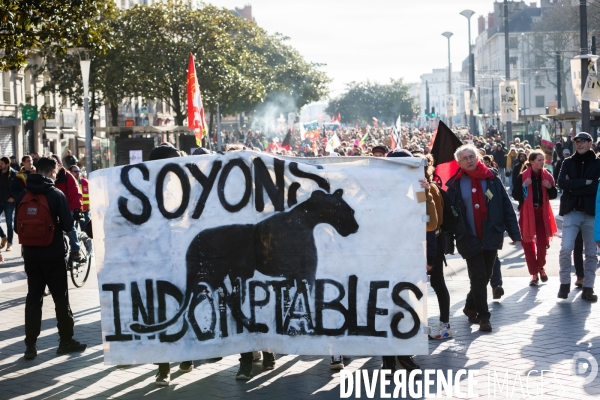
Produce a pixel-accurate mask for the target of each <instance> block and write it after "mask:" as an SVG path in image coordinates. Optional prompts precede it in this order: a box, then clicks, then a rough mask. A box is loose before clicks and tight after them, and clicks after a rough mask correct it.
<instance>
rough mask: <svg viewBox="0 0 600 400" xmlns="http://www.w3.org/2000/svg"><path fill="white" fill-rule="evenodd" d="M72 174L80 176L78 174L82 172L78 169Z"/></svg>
mask: <svg viewBox="0 0 600 400" xmlns="http://www.w3.org/2000/svg"><path fill="white" fill-rule="evenodd" d="M71 172H73V173H74V174H78V173H80V172H81V171H80V170H78V169H76V170H73V171H71Z"/></svg>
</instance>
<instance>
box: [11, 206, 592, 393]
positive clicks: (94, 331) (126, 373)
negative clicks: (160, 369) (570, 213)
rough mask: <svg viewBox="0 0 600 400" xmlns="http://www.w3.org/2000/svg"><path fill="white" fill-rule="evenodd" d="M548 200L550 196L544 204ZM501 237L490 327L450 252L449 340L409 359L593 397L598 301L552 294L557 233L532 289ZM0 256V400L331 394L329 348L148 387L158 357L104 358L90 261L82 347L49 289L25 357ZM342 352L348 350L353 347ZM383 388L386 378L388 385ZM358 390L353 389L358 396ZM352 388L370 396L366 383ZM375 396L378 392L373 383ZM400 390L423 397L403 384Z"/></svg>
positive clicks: (78, 330)
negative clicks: (140, 360)
mask: <svg viewBox="0 0 600 400" xmlns="http://www.w3.org/2000/svg"><path fill="white" fill-rule="evenodd" d="M557 204H558V202H557V201H554V202H553V208H556V207H557ZM15 241H16V240H15ZM509 241H510V240H509V239H508V238H507V239H506V240H505V246H504V248H503V250H502V251H501V252H500V253H499V257H500V259H501V260H502V271H503V277H504V285H503V286H504V289H505V292H506V293H505V295H504V297H503V298H502V299H501V300H500V301H493V300H492V298H491V290H490V291H489V293H488V300H489V303H490V310H491V313H492V318H491V323H492V326H493V328H494V329H493V332H491V333H480V332H479V331H478V329H477V328H478V326H477V325H473V324H470V323H469V322H468V321H467V319H466V317H465V316H464V315H463V313H462V308H463V307H464V300H465V296H466V293H467V292H468V289H469V281H468V277H467V273H466V265H465V263H464V262H463V261H462V259H461V258H460V257H459V256H451V257H449V258H448V267H446V269H445V273H446V278H447V285H448V288H449V291H450V298H451V310H450V323H451V325H452V328H453V330H454V338H452V339H448V340H442V341H439V340H430V341H429V352H430V355H429V356H417V357H416V358H415V361H416V362H417V363H418V364H419V365H420V366H421V368H422V369H442V370H444V374H445V375H446V376H447V375H448V371H447V370H450V371H451V373H452V374H453V376H454V374H456V372H457V371H459V370H461V369H468V370H479V371H478V372H477V384H474V385H473V394H474V395H479V396H480V397H483V398H546V399H558V398H565V399H593V398H600V377H598V376H597V377H596V378H595V379H593V380H592V382H591V383H589V384H585V383H584V378H585V376H587V375H589V374H590V370H593V369H594V365H593V362H591V363H590V362H588V363H587V364H586V362H585V361H586V360H583V359H580V360H579V362H578V363H577V364H576V365H577V366H578V367H579V368H578V369H577V372H578V373H577V374H575V373H574V372H573V364H574V360H573V358H574V355H575V354H576V353H577V352H587V353H589V354H591V356H593V357H594V358H595V360H598V361H600V304H598V303H595V304H591V303H589V302H586V301H583V300H581V290H580V289H576V288H574V289H573V290H572V291H571V293H570V295H569V298H568V300H560V301H559V300H557V298H556V293H557V291H558V286H559V282H558V250H559V245H560V238H559V237H557V238H554V240H553V241H552V242H551V247H550V249H549V254H548V265H547V267H546V269H547V271H548V275H549V277H550V279H549V281H548V283H546V284H543V283H542V284H540V286H538V287H530V286H528V283H529V278H528V272H527V267H526V265H525V261H524V257H523V251H522V249H521V248H520V246H519V247H517V246H511V245H510V244H509ZM4 255H5V260H6V261H5V263H4V264H0V280H1V281H2V284H0V321H2V322H1V325H0V399H38V398H39V399H52V398H54V399H63V398H68V399H88V398H92V399H106V398H115V399H117V398H118V399H137V398H142V397H144V398H149V399H163V398H177V399H187V398H190V399H192V398H193V399H198V398H200V399H221V398H227V399H235V398H244V399H276V398H285V399H337V398H340V373H339V372H337V371H331V370H330V369H329V361H330V360H329V357H314V356H297V355H276V357H277V364H276V368H275V369H274V370H272V371H263V370H262V364H261V363H260V362H256V363H254V367H253V373H254V375H255V376H254V377H253V378H252V379H251V380H250V381H236V380H235V375H236V372H237V369H238V357H239V356H238V355H231V356H228V357H224V358H223V359H222V360H220V361H217V362H209V361H204V360H197V361H196V362H195V369H194V370H193V371H192V372H190V373H181V372H179V371H178V364H177V363H172V364H171V372H172V374H171V379H172V381H171V384H170V385H169V386H167V387H157V386H155V385H154V375H155V373H156V371H157V367H156V366H155V365H135V366H120V367H116V366H108V365H104V364H103V352H102V351H103V348H102V340H101V329H100V307H99V296H98V285H97V280H96V276H95V271H92V273H91V274H90V279H89V281H88V282H87V283H86V285H85V286H84V287H83V288H80V289H76V288H75V287H73V286H72V285H71V286H70V290H69V297H70V302H71V307H72V309H73V313H74V316H75V338H76V339H78V340H80V341H82V342H85V343H87V344H88V348H87V350H86V351H85V352H83V353H81V354H71V355H66V356H57V355H56V348H57V346H58V333H57V330H56V319H55V315H54V304H53V301H52V298H51V297H50V296H49V297H46V298H45V299H44V306H43V323H42V333H41V335H40V338H39V339H38V356H37V358H35V359H34V360H30V361H29V360H25V359H24V358H23V352H24V350H25V345H24V342H23V340H24V312H25V296H26V293H27V287H26V280H25V277H24V272H23V265H22V259H21V258H20V257H19V255H20V248H19V246H18V245H15V246H14V247H13V250H12V252H9V253H6V252H4ZM574 279H575V278H573V281H574ZM427 303H428V317H429V320H428V322H429V326H435V325H437V322H438V317H439V310H438V305H437V301H436V298H435V294H434V292H433V291H432V290H431V288H429V289H428V302H427ZM347 353H348V354H347V355H349V356H352V349H348V350H347ZM398 353H399V354H401V353H402V350H401V349H399V350H398ZM344 363H345V371H355V370H357V369H363V372H364V370H366V371H368V373H369V376H372V374H373V373H374V372H375V371H376V370H378V369H379V367H380V365H381V357H379V356H375V357H363V356H360V357H351V358H350V359H348V360H345V362H344ZM586 366H587V368H586ZM542 370H545V371H550V372H545V373H544V374H545V375H544V378H543V380H542V378H541V376H540V374H541V373H540V371H542ZM584 370H586V371H584ZM595 370H596V371H597V364H596V367H595ZM592 373H593V372H592ZM505 378H506V380H505ZM393 387H394V386H393V384H392V386H391V388H392V389H393ZM392 389H389V388H388V393H391V392H392ZM455 389H456V385H455V387H454V388H453V392H452V396H451V397H446V393H444V398H468V397H469V394H468V393H467V379H466V376H463V377H462V378H461V380H460V384H459V389H460V390H461V393H460V394H457V393H456V390H455ZM438 390H441V389H440V388H439V387H438V386H437V383H435V382H434V385H432V387H431V392H433V393H436V392H438ZM507 390H508V392H507ZM355 394H356V392H354V393H352V396H351V398H356V396H355ZM361 395H362V396H361V398H367V395H366V392H365V387H364V386H363V390H362V392H361ZM494 396H495V397H494ZM374 398H382V395H381V393H380V386H379V385H377V389H376V391H375V393H374ZM405 398H423V396H421V395H414V396H410V394H409V393H407V394H406V397H405Z"/></svg>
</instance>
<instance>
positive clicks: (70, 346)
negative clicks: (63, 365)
mask: <svg viewBox="0 0 600 400" xmlns="http://www.w3.org/2000/svg"><path fill="white" fill-rule="evenodd" d="M85 349H87V344H85V343H79V342H78V341H77V340H75V339H71V340H70V341H69V342H67V343H63V342H60V344H59V345H58V349H56V354H67V353H78V352H80V351H84V350H85Z"/></svg>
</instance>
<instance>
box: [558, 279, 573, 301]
mask: <svg viewBox="0 0 600 400" xmlns="http://www.w3.org/2000/svg"><path fill="white" fill-rule="evenodd" d="M570 291H571V285H570V284H568V283H561V284H560V289H558V296H556V297H558V298H559V299H566V298H567V297H569V292H570Z"/></svg>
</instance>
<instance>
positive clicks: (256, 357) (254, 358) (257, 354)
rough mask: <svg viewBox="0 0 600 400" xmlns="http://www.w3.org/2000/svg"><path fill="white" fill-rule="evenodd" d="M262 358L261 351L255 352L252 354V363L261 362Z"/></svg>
mask: <svg viewBox="0 0 600 400" xmlns="http://www.w3.org/2000/svg"><path fill="white" fill-rule="evenodd" d="M260 358H261V356H260V351H253V352H252V362H255V361H260Z"/></svg>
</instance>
